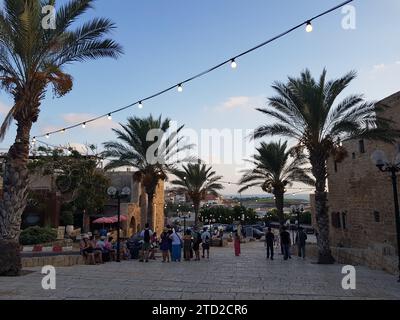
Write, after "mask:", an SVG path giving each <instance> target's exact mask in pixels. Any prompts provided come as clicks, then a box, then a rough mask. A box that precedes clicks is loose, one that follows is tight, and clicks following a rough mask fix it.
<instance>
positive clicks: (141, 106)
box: [138, 101, 143, 109]
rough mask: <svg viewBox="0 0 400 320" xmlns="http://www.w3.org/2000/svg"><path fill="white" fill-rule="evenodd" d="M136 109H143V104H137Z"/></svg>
mask: <svg viewBox="0 0 400 320" xmlns="http://www.w3.org/2000/svg"><path fill="white" fill-rule="evenodd" d="M138 107H139V109H143V103H142V101H140V102H139V106H138Z"/></svg>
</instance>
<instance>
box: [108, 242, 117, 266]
mask: <svg viewBox="0 0 400 320" xmlns="http://www.w3.org/2000/svg"><path fill="white" fill-rule="evenodd" d="M113 240H114V238H113V237H109V238H108V240H107V241H106V242H105V248H106V249H107V250H108V253H109V255H110V260H111V261H116V260H117V258H116V254H117V250H116V249H114V246H113Z"/></svg>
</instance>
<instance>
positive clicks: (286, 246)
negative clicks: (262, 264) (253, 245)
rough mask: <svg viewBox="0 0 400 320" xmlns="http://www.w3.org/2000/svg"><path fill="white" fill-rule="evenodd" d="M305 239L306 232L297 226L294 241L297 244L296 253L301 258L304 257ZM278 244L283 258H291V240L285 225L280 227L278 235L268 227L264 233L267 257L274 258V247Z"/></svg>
mask: <svg viewBox="0 0 400 320" xmlns="http://www.w3.org/2000/svg"><path fill="white" fill-rule="evenodd" d="M306 241H307V234H306V233H305V232H304V229H303V228H299V230H298V231H297V235H296V239H295V243H296V245H297V249H298V255H299V257H301V258H303V259H305V258H306ZM279 246H280V248H281V253H282V255H283V259H284V260H285V261H286V260H289V259H291V258H292V255H291V246H292V240H291V237H290V233H289V232H288V231H287V227H285V226H283V227H282V228H281V231H280V234H279V236H276V235H275V233H273V232H272V229H271V228H268V232H267V233H266V235H265V247H266V249H267V259H271V260H274V248H276V247H278V248H279Z"/></svg>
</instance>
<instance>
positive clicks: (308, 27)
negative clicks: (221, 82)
mask: <svg viewBox="0 0 400 320" xmlns="http://www.w3.org/2000/svg"><path fill="white" fill-rule="evenodd" d="M353 1H354V0H347V1H344V2H343V3H341V4H338V5H336V6H335V7H333V8H331V9H329V10H326V11H324V12H322V13H320V14H318V15H316V16H314V17H312V18H310V19H308V20H306V21H305V22H302V23H300V24H298V25H296V26H294V27H291V28H290V29H288V30H286V31H284V32H282V33H280V34H278V35H276V36H274V37H272V38H271V39H268V40H266V41H264V42H263V43H260V44H258V45H256V46H254V47H252V48H250V49H248V50H246V51H244V52H242V53H240V54H238V55H236V56H234V57H233V58H230V59H228V60H226V61H223V62H221V63H219V64H217V65H215V66H213V67H211V68H209V69H207V70H205V71H203V72H200V73H198V74H196V75H194V76H192V77H190V78H188V79H186V80H185V81H182V82H181V83H180V85H178V91H179V92H182V90H183V87H182V84H184V83H188V82H190V81H193V80H195V79H198V78H200V77H203V76H205V75H206V74H208V73H210V72H212V71H215V70H217V69H219V68H221V67H223V66H224V65H226V64H227V63H230V65H231V67H232V68H233V69H236V68H237V66H238V65H237V62H236V60H237V59H238V58H240V57H242V56H244V55H247V54H249V53H251V52H253V51H255V50H258V49H260V48H262V47H264V46H266V45H268V44H270V43H272V42H274V41H276V40H278V39H280V38H282V37H284V36H286V35H288V34H289V33H292V32H293V31H295V30H297V29H299V28H302V27H304V24H306V31H307V32H311V31H312V30H313V26H312V24H311V21H313V20H316V19H318V18H321V17H322V16H325V15H327V14H329V13H331V12H333V11H336V10H338V9H340V8H342V7H344V6H346V5H348V4H349V3H351V2H353ZM174 89H175V90H176V84H175V85H173V86H171V87H169V88H166V89H164V90H162V91H159V92H157V93H154V94H153V95H151V96H149V97H146V98H143V99H142V100H140V101H139V102H134V103H131V104H129V105H127V106H123V107H121V108H119V109H116V110H113V111H111V112H110V113H106V114H104V115H101V116H98V117H95V118H92V119H88V120H87V121H86V122H87V123H89V122H93V121H96V120H100V119H102V118H105V117H108V119H110V118H111V113H118V112H121V111H124V110H126V109H128V108H131V107H133V106H135V105H137V104H139V109H142V108H143V103H142V101H147V100H150V99H153V98H155V97H158V96H160V95H162V94H164V93H166V92H169V91H171V90H174ZM110 120H111V119H110ZM86 122H85V123H86ZM85 123H84V124H85ZM84 124H83V125H82V126H83V127H84ZM79 126H80V123H77V124H74V125H71V126H69V127H67V128H66V129H68V130H69V129H73V128H77V127H79ZM59 132H62V130H55V131H52V132H49V133H48V134H53V133H59ZM44 136H45V135H40V136H37V137H39V138H40V137H44ZM46 137H47V135H46Z"/></svg>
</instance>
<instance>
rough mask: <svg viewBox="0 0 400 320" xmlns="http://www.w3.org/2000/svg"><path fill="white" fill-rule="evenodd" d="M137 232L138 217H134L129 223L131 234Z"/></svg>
mask: <svg viewBox="0 0 400 320" xmlns="http://www.w3.org/2000/svg"><path fill="white" fill-rule="evenodd" d="M135 233H136V219H135V217H132V219H131V222H130V223H129V235H130V236H132V235H134V234H135Z"/></svg>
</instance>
